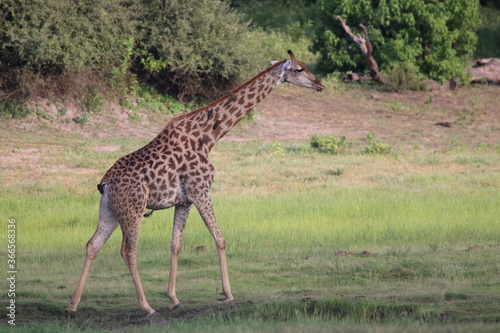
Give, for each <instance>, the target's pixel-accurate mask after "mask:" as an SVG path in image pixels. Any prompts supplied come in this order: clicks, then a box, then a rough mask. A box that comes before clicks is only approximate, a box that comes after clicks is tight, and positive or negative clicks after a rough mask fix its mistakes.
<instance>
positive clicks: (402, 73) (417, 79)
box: [386, 62, 427, 93]
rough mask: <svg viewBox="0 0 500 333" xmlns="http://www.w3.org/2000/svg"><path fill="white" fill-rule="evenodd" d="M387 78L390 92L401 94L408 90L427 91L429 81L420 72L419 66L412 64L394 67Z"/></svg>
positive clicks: (400, 64)
mask: <svg viewBox="0 0 500 333" xmlns="http://www.w3.org/2000/svg"><path fill="white" fill-rule="evenodd" d="M387 76H388V81H387V83H386V87H387V89H388V90H389V91H394V92H398V93H399V92H404V91H408V90H413V91H422V90H426V89H427V80H426V79H425V77H424V76H423V75H422V74H420V73H419V72H418V68H417V66H415V65H414V64H413V63H410V62H403V63H399V64H397V65H394V66H392V67H391V68H390V69H389V71H388V73H387Z"/></svg>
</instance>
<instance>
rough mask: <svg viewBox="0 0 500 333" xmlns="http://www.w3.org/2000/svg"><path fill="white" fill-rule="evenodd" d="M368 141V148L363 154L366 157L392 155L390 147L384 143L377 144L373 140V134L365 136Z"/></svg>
mask: <svg viewBox="0 0 500 333" xmlns="http://www.w3.org/2000/svg"><path fill="white" fill-rule="evenodd" d="M366 140H367V141H368V144H369V145H368V147H366V148H365V150H364V151H363V154H366V155H389V154H392V149H391V147H390V146H389V145H388V144H386V143H381V142H378V141H377V140H376V139H375V134H374V133H373V132H370V133H368V135H367V136H366Z"/></svg>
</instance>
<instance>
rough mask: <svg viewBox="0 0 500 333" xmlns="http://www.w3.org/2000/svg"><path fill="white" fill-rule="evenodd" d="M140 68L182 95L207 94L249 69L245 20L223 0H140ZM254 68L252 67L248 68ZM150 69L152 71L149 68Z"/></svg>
mask: <svg viewBox="0 0 500 333" xmlns="http://www.w3.org/2000/svg"><path fill="white" fill-rule="evenodd" d="M139 15H140V17H141V18H142V22H143V23H142V24H141V25H140V32H141V41H140V45H139V52H140V54H142V56H141V57H142V58H141V60H140V63H141V64H142V65H141V66H139V65H138V66H139V67H140V69H141V70H142V71H146V72H148V71H151V72H158V73H157V74H156V75H151V77H150V79H151V82H155V84H156V85H158V86H160V87H161V89H162V90H165V91H167V92H168V93H170V94H173V95H174V96H178V98H179V99H181V100H183V101H189V100H192V99H193V98H196V97H204V98H208V99H213V98H215V97H220V95H221V94H222V93H224V92H226V91H227V89H228V88H229V87H230V86H231V85H232V84H233V83H234V82H235V80H237V79H238V78H239V76H240V74H241V73H245V77H248V75H247V74H246V72H247V71H249V70H250V69H251V66H250V65H251V59H249V57H248V56H247V54H246V52H245V48H244V47H245V45H244V40H245V39H244V35H245V33H246V32H247V24H245V23H242V22H241V15H238V14H237V13H236V12H234V10H232V9H231V8H230V7H229V4H228V3H227V2H224V1H212V0H201V1H198V0H187V1H176V0H173V1H169V2H159V1H153V0H143V1H141V6H140V13H139ZM254 73H255V70H253V71H252V74H254ZM149 74H152V73H149Z"/></svg>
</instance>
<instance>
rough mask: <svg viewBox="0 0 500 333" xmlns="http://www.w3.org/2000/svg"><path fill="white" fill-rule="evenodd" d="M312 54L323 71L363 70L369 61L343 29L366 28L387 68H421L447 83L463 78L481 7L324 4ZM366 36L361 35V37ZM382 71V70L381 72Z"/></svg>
mask: <svg viewBox="0 0 500 333" xmlns="http://www.w3.org/2000/svg"><path fill="white" fill-rule="evenodd" d="M318 7H319V8H318V9H319V11H318V14H319V24H318V25H317V33H316V40H315V42H314V47H313V49H314V50H315V51H317V52H320V54H321V58H320V60H319V65H320V67H321V68H322V69H323V70H325V71H327V72H331V71H334V70H338V69H340V70H341V71H348V70H360V71H363V70H364V69H365V67H366V61H365V59H364V57H363V55H362V54H361V53H360V52H356V48H358V46H357V45H356V44H355V43H353V41H352V40H351V38H349V36H348V35H347V34H346V33H345V31H344V30H343V28H342V26H340V24H339V23H338V20H337V18H336V17H337V15H338V16H341V17H342V18H343V19H344V20H345V21H346V23H347V24H348V25H350V26H351V28H353V29H357V30H360V29H358V28H357V27H358V26H359V24H364V25H365V26H366V27H367V28H368V31H369V34H370V41H371V43H372V45H373V48H374V54H373V56H374V57H375V59H376V60H377V62H378V63H379V64H380V65H381V66H382V67H386V68H387V67H389V66H394V65H397V64H403V63H410V64H416V65H417V66H418V67H419V69H420V71H421V72H422V73H425V74H427V75H428V76H429V77H430V78H431V79H435V80H440V81H445V80H447V79H450V78H453V77H456V76H457V75H460V74H461V73H462V72H463V69H464V68H465V67H466V65H467V61H468V60H469V59H470V58H471V57H472V55H473V53H474V50H475V46H476V43H477V35H476V30H477V29H478V28H479V26H480V20H479V10H478V8H479V3H478V2H477V1H470V0H447V1H439V2H436V1H425V0H406V1H401V2H399V1H398V2H396V1H372V0H356V1H354V0H319V1H318ZM359 32H361V31H359ZM380 65H379V66H380Z"/></svg>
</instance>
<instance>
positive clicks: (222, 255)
mask: <svg viewBox="0 0 500 333" xmlns="http://www.w3.org/2000/svg"><path fill="white" fill-rule="evenodd" d="M196 207H197V208H198V211H199V212H200V215H201V217H202V219H203V221H204V222H205V225H206V226H207V228H208V231H210V234H212V237H213V238H214V241H215V245H216V247H217V252H218V254H219V264H220V271H221V278H222V294H223V295H224V296H225V298H223V299H220V301H223V302H234V301H235V300H234V297H233V294H232V292H231V286H230V284H229V272H228V268H227V258H226V241H225V240H224V236H223V235H222V231H221V230H220V227H219V225H218V223H217V220H216V219H215V213H214V209H213V206H212V202H211V201H210V198H207V199H206V200H204V201H203V202H202V203H199V204H198V205H197V206H196Z"/></svg>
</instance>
